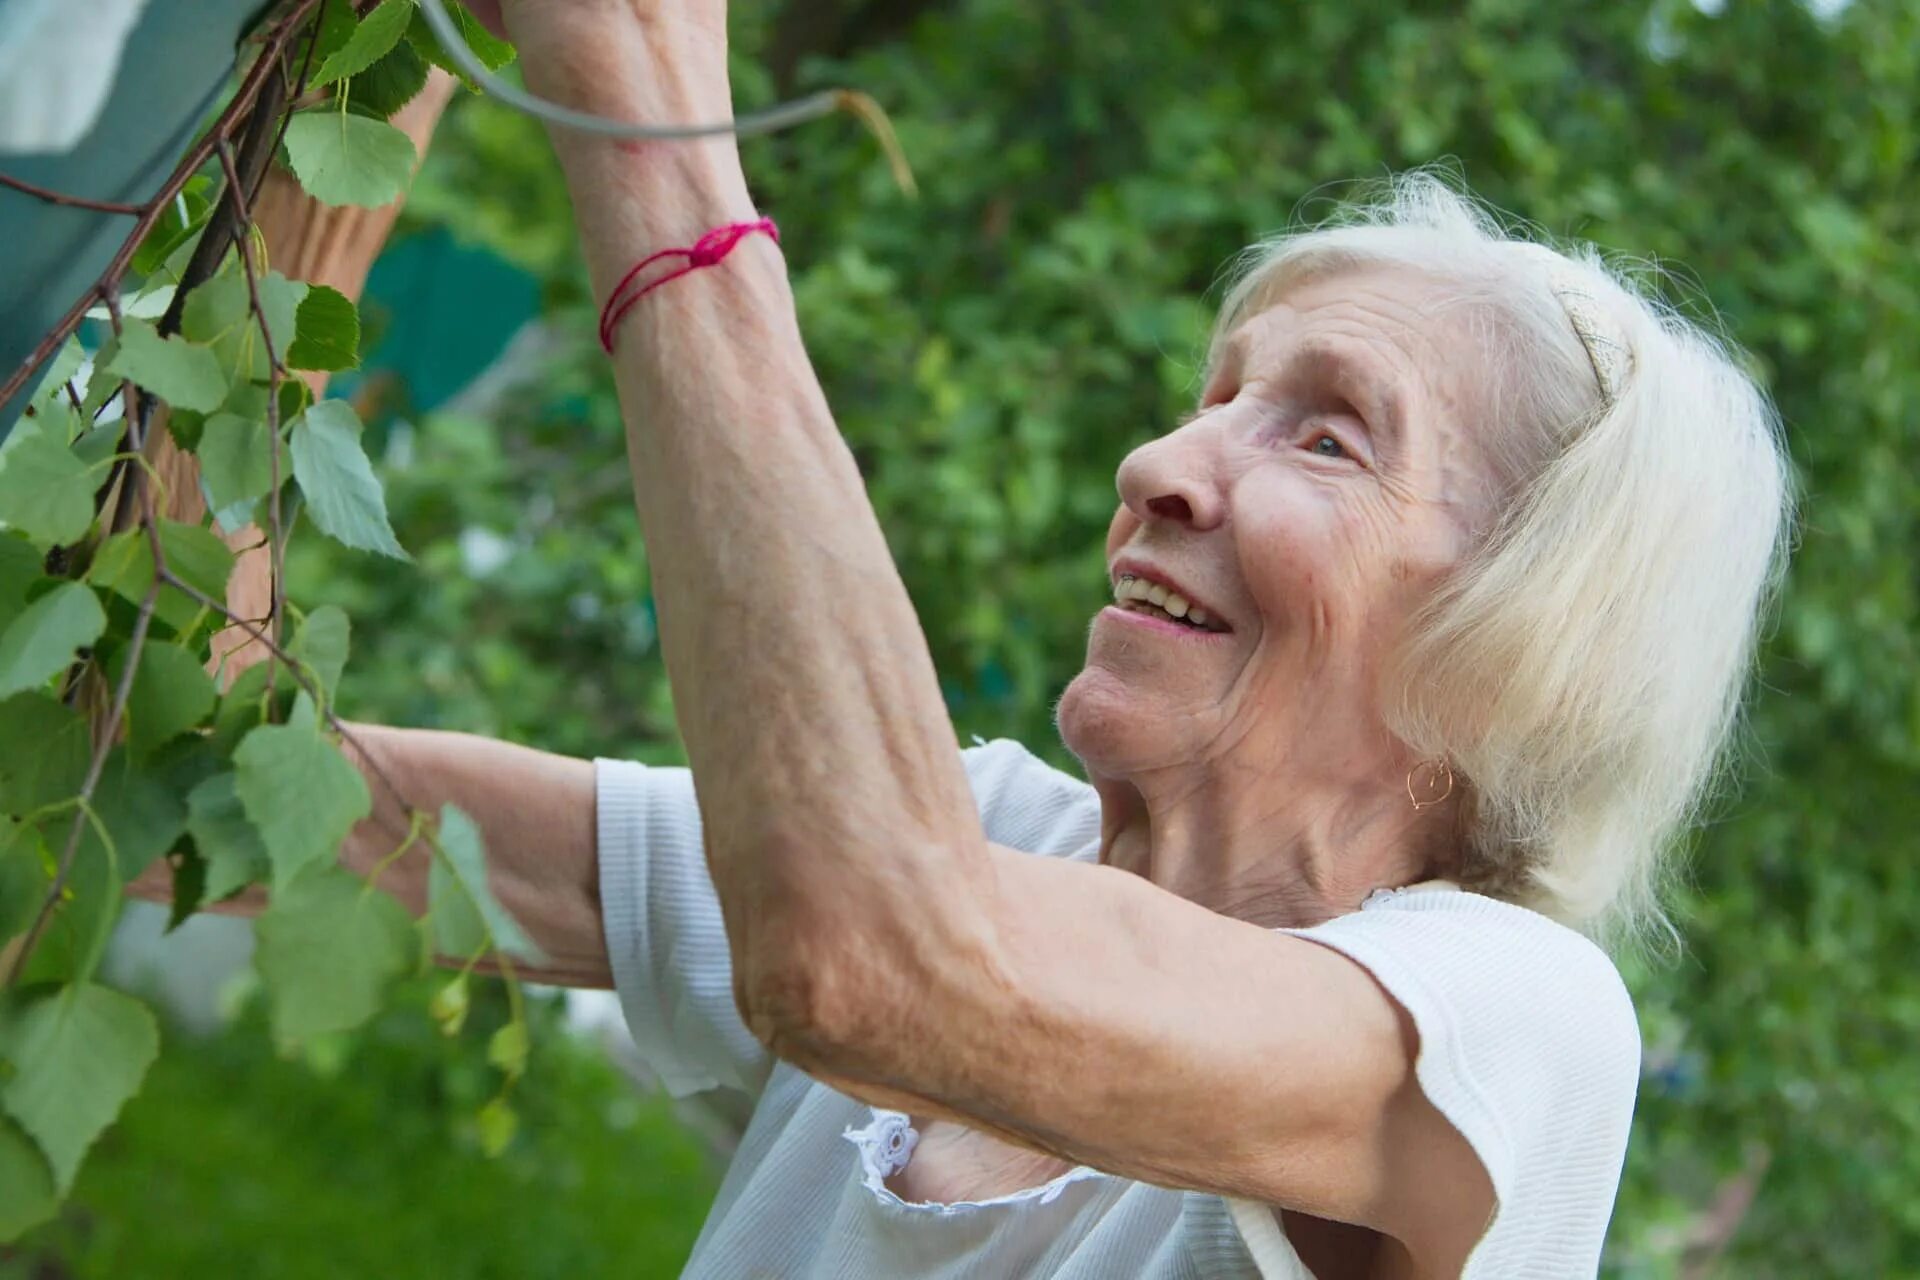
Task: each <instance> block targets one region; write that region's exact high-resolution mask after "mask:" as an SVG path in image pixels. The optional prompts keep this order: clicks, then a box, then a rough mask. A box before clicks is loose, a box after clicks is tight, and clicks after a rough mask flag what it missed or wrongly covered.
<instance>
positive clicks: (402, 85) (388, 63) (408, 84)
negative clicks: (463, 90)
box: [345, 43, 431, 120]
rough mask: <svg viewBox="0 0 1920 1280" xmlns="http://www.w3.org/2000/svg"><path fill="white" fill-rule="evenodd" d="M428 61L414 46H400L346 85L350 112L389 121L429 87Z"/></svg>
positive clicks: (403, 44)
mask: <svg viewBox="0 0 1920 1280" xmlns="http://www.w3.org/2000/svg"><path fill="white" fill-rule="evenodd" d="M429 70H431V68H429V67H428V66H427V61H426V59H425V58H422V57H421V56H420V55H419V53H417V52H416V51H415V50H414V47H413V46H412V45H410V44H405V43H402V44H397V45H395V46H394V47H393V48H392V50H390V51H389V52H388V53H387V55H386V56H385V57H384V58H381V59H380V61H378V62H376V63H374V64H373V65H372V66H370V67H368V68H367V69H366V70H365V71H363V72H361V73H360V74H359V75H357V76H355V77H354V78H353V79H352V80H351V81H350V82H349V83H348V84H347V85H346V86H345V88H346V93H347V109H348V110H350V111H359V112H362V113H364V114H366V115H369V116H372V117H373V118H374V119H376V120H386V119H389V118H391V117H392V116H393V114H394V113H395V112H396V111H398V110H400V108H402V107H404V106H406V105H407V104H408V103H409V102H412V101H413V99H414V97H415V95H417V94H418V93H419V92H420V91H421V90H422V89H424V88H426V87H427V73H428V71H429Z"/></svg>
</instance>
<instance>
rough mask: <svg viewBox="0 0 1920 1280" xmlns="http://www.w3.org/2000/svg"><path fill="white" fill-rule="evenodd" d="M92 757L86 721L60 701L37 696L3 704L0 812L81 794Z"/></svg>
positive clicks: (0, 718) (15, 698) (24, 695)
mask: <svg viewBox="0 0 1920 1280" xmlns="http://www.w3.org/2000/svg"><path fill="white" fill-rule="evenodd" d="M90 753H91V747H90V744H89V742H88V739H87V722H86V720H85V718H83V717H82V716H81V715H80V713H79V712H78V711H75V710H74V709H73V708H72V707H69V706H67V705H66V704H65V703H62V702H61V701H60V700H59V699H58V698H55V697H53V696H51V695H49V694H46V693H41V692H39V691H37V690H36V691H34V692H31V693H17V694H15V695H14V696H13V697H11V698H8V699H7V700H6V701H4V702H0V811H5V812H7V813H29V812H31V811H33V810H34V809H38V808H39V807H40V806H42V805H46V804H52V803H53V802H54V801H56V800H64V799H66V798H67V797H68V796H71V795H77V794H79V791H80V784H81V782H82V781H83V780H84V779H85V778H86V776H87V763H88V761H89V760H90V759H91V754H90Z"/></svg>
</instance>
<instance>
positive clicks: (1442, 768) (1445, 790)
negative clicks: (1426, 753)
mask: <svg viewBox="0 0 1920 1280" xmlns="http://www.w3.org/2000/svg"><path fill="white" fill-rule="evenodd" d="M1422 769H1425V770H1426V771H1427V774H1426V778H1425V780H1424V781H1423V782H1422V783H1421V784H1420V787H1419V789H1418V790H1417V791H1416V790H1415V789H1414V785H1413V775H1414V774H1416V773H1419V772H1420V771H1421V770H1422ZM1452 794H1453V766H1452V765H1450V764H1448V763H1447V762H1446V761H1445V760H1422V761H1421V762H1420V763H1419V764H1416V765H1414V766H1413V768H1411V769H1409V770H1407V799H1409V800H1411V801H1412V802H1413V807H1414V809H1415V810H1416V811H1418V810H1420V809H1431V808H1433V806H1434V805H1437V804H1440V803H1442V802H1444V801H1445V800H1446V799H1447V797H1448V796H1451V795H1452Z"/></svg>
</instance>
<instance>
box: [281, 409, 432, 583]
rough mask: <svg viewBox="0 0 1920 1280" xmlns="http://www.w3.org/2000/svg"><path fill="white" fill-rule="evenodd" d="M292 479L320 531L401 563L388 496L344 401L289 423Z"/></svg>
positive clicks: (403, 554) (356, 421) (402, 556)
mask: <svg viewBox="0 0 1920 1280" xmlns="http://www.w3.org/2000/svg"><path fill="white" fill-rule="evenodd" d="M293 475H294V478H295V479H296V480H298V481H299V482H300V491H301V492H302V493H304V494H305V495H306V499H307V508H308V510H309V511H310V512H311V513H312V515H313V522H314V524H316V525H318V526H319V528H320V531H321V532H322V533H325V534H327V535H328V536H330V537H332V538H334V539H336V540H338V541H340V542H343V543H345V544H346V545H347V546H349V547H358V548H360V549H361V550H363V551H377V552H379V553H380V554H382V555H389V556H393V557H395V558H396V559H400V560H405V559H407V558H408V556H407V553H406V552H405V551H404V550H402V549H401V547H400V543H399V541H398V540H397V539H396V538H395V537H394V536H393V526H392V525H390V524H389V523H388V522H387V498H386V494H385V492H383V491H382V489H381V488H380V480H379V477H377V476H375V475H374V474H373V464H372V463H370V462H368V461H367V455H366V453H365V451H363V450H362V449H361V447H360V419H359V417H358V416H357V415H356V414H355V413H354V411H353V406H351V405H349V404H348V403H347V402H346V401H344V400H322V401H321V402H320V403H318V404H316V405H314V406H313V407H312V408H311V409H309V410H307V411H306V412H305V413H303V414H301V415H300V419H299V421H298V422H296V423H294V425H293Z"/></svg>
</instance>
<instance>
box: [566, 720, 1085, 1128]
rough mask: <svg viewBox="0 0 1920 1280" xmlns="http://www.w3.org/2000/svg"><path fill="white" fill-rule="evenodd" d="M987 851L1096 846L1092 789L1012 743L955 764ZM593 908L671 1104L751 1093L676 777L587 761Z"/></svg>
mask: <svg viewBox="0 0 1920 1280" xmlns="http://www.w3.org/2000/svg"><path fill="white" fill-rule="evenodd" d="M960 754H961V758H962V760H963V762H964V763H965V765H966V769H967V778H968V781H969V782H970V783H972V785H973V791H974V800H975V802H976V803H977V804H978V805H979V808H980V816H981V822H982V824H983V825H984V826H985V828H986V831H987V838H988V839H989V840H992V841H994V842H995V843H997V844H1003V845H1007V846H1009V847H1011V848H1016V849H1024V850H1026V851H1028V852H1031V853H1045V854H1067V853H1071V852H1074V851H1075V850H1077V849H1080V848H1083V847H1085V846H1086V845H1087V843H1088V842H1090V841H1091V840H1092V839H1093V838H1094V837H1095V836H1097V835H1098V833H1099V827H1100V805H1099V800H1098V798H1097V797H1096V796H1095V795H1094V792H1093V788H1092V787H1090V786H1088V785H1087V784H1086V783H1084V782H1080V781H1078V780H1076V779H1074V778H1073V777H1071V776H1070V775H1068V774H1065V773H1061V772H1060V771H1058V770H1056V769H1053V768H1051V767H1050V766H1048V765H1046V764H1044V763H1042V762H1041V761H1040V760H1038V759H1036V758H1035V757H1034V756H1033V755H1031V754H1030V753H1028V752H1027V750H1026V749H1025V748H1024V747H1022V746H1020V744H1018V743H1016V742H1011V741H1007V740H1004V739H1002V740H999V741H996V742H992V743H989V744H987V745H985V746H980V747H974V748H970V749H968V750H966V751H963V752H961V753H960ZM593 763H594V780H595V785H594V790H595V795H596V803H597V805H598V809H597V813H596V820H595V834H596V837H597V851H598V856H599V864H600V903H601V920H602V927H603V929H604V930H605V935H606V943H607V954H608V956H609V957H610V958H611V960H612V966H613V980H614V989H615V991H616V992H617V993H618V995H619V998H620V1007H621V1009H622V1011H623V1012H624V1013H625V1014H626V1019H627V1030H628V1031H629V1032H630V1033H631V1034H632V1036H633V1041H634V1044H635V1046H636V1047H637V1048H638V1049H639V1050H640V1054H641V1056H642V1057H643V1058H645V1059H646V1061H647V1063H648V1065H649V1066H651V1067H652V1068H653V1069H654V1071H655V1072H656V1073H657V1074H658V1075H659V1076H660V1079H661V1082H662V1083H663V1084H664V1085H665V1086H666V1088H667V1091H668V1092H669V1093H671V1094H673V1095H675V1096H676V1097H679V1096H684V1095H686V1094H689V1093H697V1092H699V1091H701V1090H703V1089H712V1088H716V1087H719V1086H726V1087H730V1088H735V1089H743V1090H745V1091H746V1092H748V1093H758V1092H759V1091H760V1088H761V1087H762V1086H763V1085H764V1084H765V1083H766V1079H767V1073H768V1071H769V1070H770V1069H771V1067H772V1059H771V1058H770V1057H769V1055H768V1053H767V1051H766V1049H765V1048H764V1047H763V1046H762V1045H761V1044H760V1042H759V1041H758V1040H756V1039H755V1038H754V1037H753V1034H752V1033H751V1032H750V1031H748V1030H747V1027H746V1024H745V1023H744V1022H742V1021H741V1019H740V1013H739V1010H738V1009H737V1008H736V1007H735V1005H734V1002H733V962H732V957H731V954H730V953H729V951H728V949H727V933H726V927H725V925H724V924H723V923H722V920H721V915H720V902H719V899H718V898H717V897H716V896H715V894H714V890H713V881H712V879H711V878H710V877H709V876H708V874H707V860H706V849H705V847H704V844H703V842H702V834H701V826H700V809H699V806H698V804H697V803H696V801H695V799H694V791H693V776H692V774H691V773H689V772H688V771H687V770H685V769H669V768H652V767H649V766H646V765H641V764H635V763H632V762H631V761H626V760H609V759H596V760H595V761H594V762H593Z"/></svg>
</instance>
